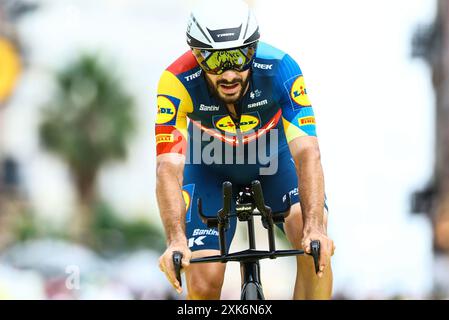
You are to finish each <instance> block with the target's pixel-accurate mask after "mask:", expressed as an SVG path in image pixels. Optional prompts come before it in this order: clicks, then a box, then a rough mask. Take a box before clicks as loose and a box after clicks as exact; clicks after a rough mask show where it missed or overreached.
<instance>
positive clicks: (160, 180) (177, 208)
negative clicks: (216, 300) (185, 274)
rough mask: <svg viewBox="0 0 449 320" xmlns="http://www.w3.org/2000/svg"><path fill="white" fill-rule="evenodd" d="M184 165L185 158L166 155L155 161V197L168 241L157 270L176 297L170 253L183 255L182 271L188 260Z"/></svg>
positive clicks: (178, 289)
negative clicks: (183, 185)
mask: <svg viewBox="0 0 449 320" xmlns="http://www.w3.org/2000/svg"><path fill="white" fill-rule="evenodd" d="M184 164H185V156H184V155H181V154H176V153H166V154H161V155H159V156H158V157H157V170H156V197H157V202H158V206H159V212H160V216H161V220H162V223H163V225H164V229H165V235H166V238H167V249H166V251H165V252H164V254H163V255H162V256H161V257H160V258H159V268H160V269H161V270H162V271H163V272H164V273H165V275H166V276H167V278H168V280H169V281H170V283H171V284H172V285H173V287H174V288H175V289H176V290H177V291H178V292H179V293H180V292H181V290H182V289H181V287H180V285H179V283H178V281H177V280H176V276H175V271H174V267H173V262H172V257H173V252H174V251H180V252H181V253H182V254H183V261H182V264H183V267H184V268H185V267H187V266H188V265H189V261H190V258H191V252H190V250H189V248H188V246H187V239H186V236H185V214H186V205H185V202H184V199H183V197H182V180H183V172H184Z"/></svg>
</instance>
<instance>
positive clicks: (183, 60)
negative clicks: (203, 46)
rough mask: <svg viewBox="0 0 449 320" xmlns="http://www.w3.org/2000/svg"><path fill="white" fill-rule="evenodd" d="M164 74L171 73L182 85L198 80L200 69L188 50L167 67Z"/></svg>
mask: <svg viewBox="0 0 449 320" xmlns="http://www.w3.org/2000/svg"><path fill="white" fill-rule="evenodd" d="M165 72H169V73H171V74H172V75H173V76H175V77H176V78H178V79H179V80H180V81H181V82H182V83H183V84H187V83H189V82H191V81H192V80H194V79H196V78H199V76H200V74H201V68H200V66H199V65H198V62H197V61H196V59H195V57H194V56H193V53H192V51H190V50H189V51H187V52H185V53H184V54H183V55H182V56H180V57H179V58H177V59H176V60H175V61H174V62H173V63H172V64H171V65H170V66H168V68H167V69H166V70H165Z"/></svg>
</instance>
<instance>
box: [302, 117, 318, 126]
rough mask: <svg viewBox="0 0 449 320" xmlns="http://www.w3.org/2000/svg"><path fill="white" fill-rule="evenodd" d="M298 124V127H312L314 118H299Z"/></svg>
mask: <svg viewBox="0 0 449 320" xmlns="http://www.w3.org/2000/svg"><path fill="white" fill-rule="evenodd" d="M298 122H299V126H307V125H314V124H315V117H313V116H312V117H304V118H299V120H298Z"/></svg>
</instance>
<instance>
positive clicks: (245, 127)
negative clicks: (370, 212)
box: [156, 0, 335, 299]
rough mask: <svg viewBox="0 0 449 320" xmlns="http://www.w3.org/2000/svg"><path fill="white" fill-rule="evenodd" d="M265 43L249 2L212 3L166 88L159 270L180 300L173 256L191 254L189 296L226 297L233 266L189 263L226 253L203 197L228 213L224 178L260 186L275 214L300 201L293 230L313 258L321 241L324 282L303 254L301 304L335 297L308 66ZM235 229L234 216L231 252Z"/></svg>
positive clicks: (195, 20)
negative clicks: (163, 242) (163, 244)
mask: <svg viewBox="0 0 449 320" xmlns="http://www.w3.org/2000/svg"><path fill="white" fill-rule="evenodd" d="M259 38H260V34H259V27H258V24H257V22H256V19H255V17H254V15H253V13H252V12H251V10H250V9H249V7H248V5H247V4H246V3H244V2H243V1H240V0H232V1H229V0H226V1H225V0H222V1H220V0H215V1H211V0H207V1H202V2H200V4H199V5H198V6H197V7H196V8H195V9H194V10H193V11H192V14H191V16H190V20H189V23H188V27H187V43H188V45H189V46H190V50H189V51H187V52H186V53H185V54H184V55H182V56H181V57H180V58H178V59H177V60H176V61H175V62H174V63H173V64H171V65H170V66H169V67H168V68H167V69H166V70H165V71H164V72H163V74H162V76H161V79H160V81H159V86H158V97H157V103H158V115H157V118H156V148H157V182H156V194H157V200H158V205H159V210H160V215H161V219H162V222H163V225H164V228H165V232H166V238H167V249H166V251H165V252H164V253H163V254H162V256H161V257H160V259H159V267H160V269H161V270H162V271H163V272H164V273H165V275H166V276H167V278H168V280H169V281H170V283H171V284H172V285H173V286H174V288H175V289H176V290H177V291H178V292H179V293H180V292H181V291H182V289H181V287H180V286H179V283H178V281H177V280H176V277H175V272H174V268H173V262H172V254H173V252H174V251H180V252H182V253H183V261H182V264H183V268H184V270H185V274H186V282H187V298H188V299H219V298H220V294H221V288H222V285H223V280H224V273H225V267H226V265H225V264H222V263H213V264H210V263H208V264H195V265H193V264H192V265H189V260H190V259H191V258H198V257H204V256H209V255H216V254H219V251H218V250H219V242H218V232H217V231H216V230H215V229H208V228H207V226H206V225H205V224H203V223H202V222H201V220H200V218H199V216H198V213H197V206H196V203H197V199H198V198H201V199H202V203H203V210H204V212H205V213H206V214H208V215H211V214H212V213H216V212H217V211H218V210H219V209H220V208H221V206H222V199H221V186H222V183H223V182H224V181H226V180H228V181H231V182H232V183H233V186H236V187H237V186H240V185H248V184H250V182H251V181H252V180H254V179H258V180H260V181H261V184H262V187H263V191H264V198H265V201H266V203H267V204H268V205H269V206H270V207H272V209H273V211H280V210H282V209H283V208H285V200H286V197H287V196H288V195H290V196H291V199H292V204H293V205H292V206H291V209H290V215H289V216H288V218H286V221H285V230H284V232H285V234H286V236H287V238H288V239H289V241H290V242H291V244H292V246H293V247H294V248H295V249H301V248H303V249H304V250H305V251H306V252H308V253H310V242H311V241H312V240H319V241H320V242H321V251H320V255H321V257H320V261H319V264H320V271H319V273H318V275H316V274H315V270H314V265H313V259H312V258H311V257H309V256H302V257H301V256H300V257H297V275H296V283H295V289H294V293H293V298H294V299H328V298H330V297H331V292H332V271H331V264H330V257H331V256H332V255H333V252H334V250H335V246H334V243H333V241H332V240H331V239H330V238H329V237H328V236H327V205H326V203H325V192H324V178H323V171H322V166H321V162H320V150H319V145H318V141H317V137H316V128H315V117H314V113H313V110H312V107H311V104H310V102H309V99H308V97H307V89H306V86H305V83H304V78H303V75H302V72H301V69H300V68H299V66H298V64H297V63H296V62H295V61H294V60H293V59H292V57H291V56H290V55H288V54H286V53H284V52H282V51H281V50H279V49H276V48H274V47H272V46H270V45H269V44H267V43H264V42H262V41H260V40H259ZM273 146H274V147H273ZM223 150H225V151H223ZM261 154H263V156H266V157H267V158H263V157H262V156H260V155H261ZM267 154H268V155H267ZM255 155H257V159H255V158H256V157H255ZM192 159H193V161H192ZM230 159H231V160H230ZM236 159H237V161H236ZM238 159H240V160H238ZM266 159H269V161H266ZM242 160H243V161H242ZM263 170H265V171H263ZM236 191H237V190H234V192H236ZM235 229H236V220H235V219H234V220H232V221H231V223H230V227H229V229H228V230H227V234H226V235H227V242H228V247H229V244H230V242H231V240H232V237H233V235H234V233H235Z"/></svg>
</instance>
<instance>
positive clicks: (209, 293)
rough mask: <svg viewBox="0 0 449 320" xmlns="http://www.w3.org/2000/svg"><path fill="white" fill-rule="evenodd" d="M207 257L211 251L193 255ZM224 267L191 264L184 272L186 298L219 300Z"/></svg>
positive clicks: (219, 265)
mask: <svg viewBox="0 0 449 320" xmlns="http://www.w3.org/2000/svg"><path fill="white" fill-rule="evenodd" d="M195 254H197V256H207V255H213V254H216V252H213V251H205V252H196V253H194V255H195ZM224 273H225V265H224V264H222V263H205V264H201V263H200V264H191V265H190V266H189V268H188V269H187V270H186V281H187V291H188V294H187V298H188V299H195V300H207V299H213V300H218V299H220V295H221V287H222V286H223V281H224Z"/></svg>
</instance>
